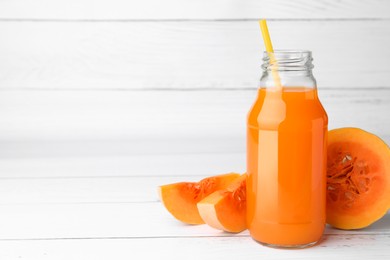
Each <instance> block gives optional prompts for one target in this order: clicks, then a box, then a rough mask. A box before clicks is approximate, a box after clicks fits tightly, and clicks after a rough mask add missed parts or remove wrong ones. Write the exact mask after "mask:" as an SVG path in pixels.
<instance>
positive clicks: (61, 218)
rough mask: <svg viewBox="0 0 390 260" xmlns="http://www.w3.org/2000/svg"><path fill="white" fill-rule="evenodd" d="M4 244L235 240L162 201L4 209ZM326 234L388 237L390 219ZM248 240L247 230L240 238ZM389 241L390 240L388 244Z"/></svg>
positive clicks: (1, 225)
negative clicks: (178, 214) (183, 217)
mask: <svg viewBox="0 0 390 260" xmlns="http://www.w3.org/2000/svg"><path fill="white" fill-rule="evenodd" d="M0 210H1V212H2V214H1V215H0V228H1V233H0V240H7V239H8V240H9V239H72V238H83V239H87V238H142V237H143V238H152V237H154V238H159V237H208V236H232V235H231V234H230V233H225V232H222V231H220V230H216V229H213V228H211V227H209V226H207V225H187V224H184V223H181V222H179V221H177V220H176V219H175V218H173V217H172V215H170V213H168V211H166V209H165V208H164V207H163V205H162V204H161V203H160V202H144V203H106V204H104V203H81V204H80V203H79V204H12V205H0ZM325 234H329V235H332V236H335V235H339V234H341V235H351V236H354V235H367V234H377V235H382V236H387V237H388V239H390V215H389V214H386V215H385V216H384V217H383V218H382V219H381V221H378V222H377V223H375V224H373V225H372V226H371V227H368V228H366V229H360V230H356V231H342V230H336V229H332V228H330V227H327V229H326V231H325ZM238 236H248V231H244V232H241V233H239V234H238ZM389 242H390V241H389Z"/></svg>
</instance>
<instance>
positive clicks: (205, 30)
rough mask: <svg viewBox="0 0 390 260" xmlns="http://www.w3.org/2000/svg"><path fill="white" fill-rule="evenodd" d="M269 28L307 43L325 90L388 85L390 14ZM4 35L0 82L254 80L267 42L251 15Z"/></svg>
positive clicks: (195, 83)
mask: <svg viewBox="0 0 390 260" xmlns="http://www.w3.org/2000/svg"><path fill="white" fill-rule="evenodd" d="M0 9H1V8H0ZM269 27H270V30H271V33H272V38H273V43H274V47H275V48H277V49H309V50H312V51H313V56H314V64H315V66H316V67H315V70H314V73H315V76H316V78H317V80H318V83H319V85H320V86H322V87H324V88H325V87H338V88H340V87H346V88H347V87H348V88H349V87H350V88H355V87H358V88H360V87H361V88H368V87H370V88H371V87H388V86H389V83H388V75H389V74H390V67H389V66H388V60H389V59H390V50H389V48H388V46H389V45H390V20H373V21H359V20H354V21H274V22H270V23H269ZM0 35H1V39H2V40H1V41H0V57H2V58H1V61H0V88H2V89H15V88H19V89H26V88H27V89H58V88H60V89H167V88H174V89H199V88H200V89H202V88H222V89H226V88H232V89H241V88H255V87H257V85H258V79H259V78H260V75H261V69H260V64H261V56H262V51H263V50H264V48H263V43H262V40H261V35H260V31H259V27H258V24H257V21H233V22H212V21H209V22H205V21H203V22H201V21H190V22H174V21H173V22H159V21H155V22H114V23H106V22H102V23H95V22H72V23H69V22H17V21H15V22H0Z"/></svg>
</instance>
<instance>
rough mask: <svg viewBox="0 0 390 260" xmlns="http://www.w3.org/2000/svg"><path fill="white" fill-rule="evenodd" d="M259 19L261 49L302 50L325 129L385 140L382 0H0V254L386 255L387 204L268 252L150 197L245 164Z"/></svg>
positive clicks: (386, 24)
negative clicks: (377, 217)
mask: <svg viewBox="0 0 390 260" xmlns="http://www.w3.org/2000/svg"><path fill="white" fill-rule="evenodd" d="M259 18H267V19H268V25H269V29H270V32H271V36H272V39H273V43H274V47H275V48H284V49H293V48H298V49H309V50H312V51H313V55H314V64H315V69H314V74H315V76H316V78H317V81H318V87H319V95H320V99H321V100H322V102H323V104H324V106H325V109H326V110H327V112H328V116H329V119H330V121H329V127H330V128H336V127H342V126H355V127H360V128H363V129H366V130H368V131H371V132H373V133H375V134H377V135H379V136H380V137H381V138H383V139H384V140H385V141H386V142H387V143H390V120H389V112H388V111H390V83H389V80H388V77H389V75H390V63H389V60H390V48H389V46H390V2H389V1H385V0H370V1H369V0H359V1H353V0H321V1H310V0H296V1H291V0H273V1H271V0H247V1H240V0H225V1H224V0H197V1H190V0H164V1H159V0H144V1H140V0H138V1H129V0H127V1H126V0H111V1H104V0H94V1H93V0H68V1H50V0H35V1H31V0H0V259H19V258H22V259H129V258H130V259H142V258H147V256H149V257H150V256H160V255H163V256H165V257H166V256H168V255H170V254H172V252H176V253H175V255H174V256H173V257H174V258H178V259H179V258H182V257H184V256H185V257H187V258H188V259H190V258H199V257H202V258H207V257H208V256H210V258H211V257H213V258H215V257H225V258H231V259H233V258H237V257H242V256H244V257H245V258H248V259H250V258H256V259H258V257H264V256H265V257H266V258H267V259H284V258H289V257H290V258H299V259H306V258H307V259H329V257H332V256H336V255H337V256H342V257H343V258H345V259H352V258H353V259H358V258H360V257H361V258H362V259H367V257H368V256H370V257H371V256H372V257H374V256H377V257H384V256H389V254H390V252H389V250H388V249H387V247H389V246H390V216H389V215H387V216H386V217H385V218H384V219H383V220H381V221H380V222H378V223H377V224H375V225H374V226H373V227H371V228H369V229H366V230H361V231H357V232H343V231H337V230H334V229H330V228H328V229H327V230H326V235H325V237H324V241H323V242H322V243H321V244H320V245H319V246H317V247H314V248H311V249H308V250H303V251H302V250H301V251H280V250H272V249H268V248H265V247H261V246H260V245H258V244H256V243H254V242H253V241H251V239H250V237H249V236H248V233H247V232H244V233H241V234H239V235H232V234H224V233H221V232H218V231H215V230H212V229H210V228H208V227H207V226H185V225H182V224H180V223H177V222H176V221H174V220H173V219H172V218H171V217H170V216H169V215H168V213H166V212H165V211H164V209H163V208H162V206H161V204H160V203H159V202H158V199H157V194H156V187H157V186H158V185H160V184H164V183H169V182H174V181H182V180H189V181H190V180H199V179H200V178H203V177H205V176H208V175H213V174H218V173H223V172H230V171H238V172H243V171H245V117H246V113H247V111H248V110H249V108H250V106H251V104H252V102H253V101H254V98H255V95H256V88H257V85H258V80H259V77H260V75H261V70H260V65H261V55H262V51H263V50H264V48H263V44H262V39H261V34H260V31H259V28H258V24H257V20H258V19H259ZM193 251H194V252H193Z"/></svg>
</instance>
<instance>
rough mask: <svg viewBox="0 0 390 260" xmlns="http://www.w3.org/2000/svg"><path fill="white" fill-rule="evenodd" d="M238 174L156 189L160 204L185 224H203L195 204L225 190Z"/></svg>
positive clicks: (179, 183)
mask: <svg viewBox="0 0 390 260" xmlns="http://www.w3.org/2000/svg"><path fill="white" fill-rule="evenodd" d="M239 176H240V174H238V173H227V174H221V175H216V176H211V177H208V178H204V179H202V180H201V181H199V182H178V183H172V184H167V185H163V186H160V187H158V193H159V196H160V199H161V202H162V203H163V205H164V206H165V208H166V209H167V210H168V211H169V212H170V213H171V214H172V215H173V216H174V217H175V218H176V219H178V220H180V221H182V222H184V223H187V224H203V223H204V221H203V219H202V218H201V217H200V215H199V212H198V208H197V207H196V204H197V203H198V202H199V201H201V200H202V199H203V198H205V197H206V196H208V195H209V194H211V193H213V192H214V191H216V190H220V189H225V188H226V187H227V186H228V185H229V184H230V183H231V182H232V181H233V180H234V179H236V178H238V177H239Z"/></svg>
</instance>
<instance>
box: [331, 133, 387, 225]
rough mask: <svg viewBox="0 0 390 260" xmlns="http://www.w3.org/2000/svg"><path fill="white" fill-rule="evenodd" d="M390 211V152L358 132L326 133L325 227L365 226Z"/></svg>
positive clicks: (368, 134)
mask: <svg viewBox="0 0 390 260" xmlns="http://www.w3.org/2000/svg"><path fill="white" fill-rule="evenodd" d="M389 207H390V149H389V147H388V146H387V145H386V143H385V142H384V141H382V140H381V139H380V138H379V137H378V136H376V135H374V134H372V133H369V132H366V131H364V130H362V129H359V128H338V129H334V130H331V131H329V132H328V159H327V209H326V214H327V216H326V220H327V223H328V224H330V225H332V226H334V227H336V228H340V229H359V228H364V227H367V226H369V225H370V224H372V223H374V222H375V221H377V220H378V219H380V218H381V217H382V216H383V215H385V214H386V212H387V210H388V209H389Z"/></svg>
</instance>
